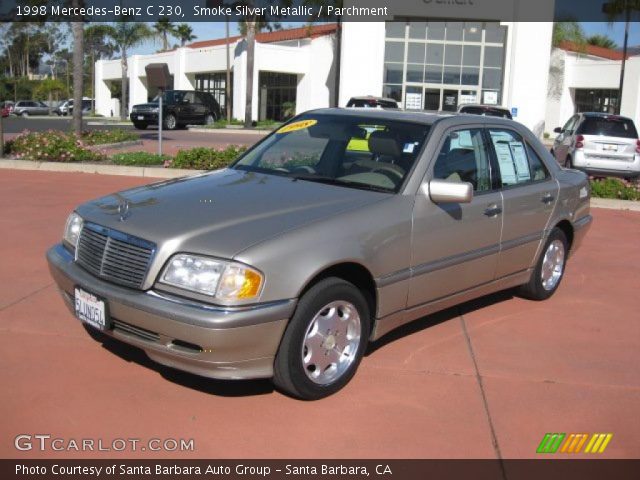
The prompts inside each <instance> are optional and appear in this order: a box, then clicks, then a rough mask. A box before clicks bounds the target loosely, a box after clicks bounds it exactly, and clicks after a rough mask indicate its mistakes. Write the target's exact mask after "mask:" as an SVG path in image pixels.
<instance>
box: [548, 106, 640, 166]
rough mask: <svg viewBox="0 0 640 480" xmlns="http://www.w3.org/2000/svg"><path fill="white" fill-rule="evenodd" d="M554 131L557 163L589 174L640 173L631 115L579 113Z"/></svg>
mask: <svg viewBox="0 0 640 480" xmlns="http://www.w3.org/2000/svg"><path fill="white" fill-rule="evenodd" d="M554 132H555V133H557V134H558V136H557V137H556V139H555V141H554V143H553V148H552V150H551V153H552V154H553V156H554V157H556V160H557V161H558V163H560V165H564V166H565V167H567V168H576V169H579V170H584V171H585V172H588V173H592V174H601V175H613V176H620V177H629V178H631V177H637V176H638V175H640V140H639V139H638V131H637V130H636V126H635V125H634V123H633V120H631V119H630V118H626V117H621V116H619V115H609V114H606V113H578V114H576V115H574V116H573V117H571V118H570V119H569V121H568V122H567V123H566V124H565V126H564V127H562V128H560V127H558V128H556V129H555V130H554Z"/></svg>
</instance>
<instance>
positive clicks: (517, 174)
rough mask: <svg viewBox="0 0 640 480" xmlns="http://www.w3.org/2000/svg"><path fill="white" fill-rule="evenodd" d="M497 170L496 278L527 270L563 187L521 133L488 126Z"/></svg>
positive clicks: (494, 169) (531, 263)
mask: <svg viewBox="0 0 640 480" xmlns="http://www.w3.org/2000/svg"><path fill="white" fill-rule="evenodd" d="M487 132H488V135H489V138H490V141H491V142H490V143H491V147H492V161H493V162H494V167H493V171H495V172H496V173H497V177H498V179H499V182H500V191H501V193H502V202H503V214H502V237H501V241H500V255H499V256H498V266H497V268H496V278H501V277H506V276H508V275H511V274H515V273H518V272H522V271H524V270H527V269H528V268H530V267H531V266H532V265H533V262H534V259H535V256H536V252H537V250H538V247H539V245H540V242H541V241H542V239H543V238H544V236H545V235H544V232H545V229H547V228H548V223H549V219H550V218H551V214H552V213H553V209H554V208H555V205H556V202H557V199H558V193H559V187H558V183H557V182H556V180H555V179H554V178H553V177H552V176H551V175H550V174H549V170H548V169H547V167H546V166H545V165H544V162H543V161H542V158H541V156H540V154H539V153H538V152H536V150H535V149H534V148H533V147H532V146H531V144H530V143H529V142H527V141H526V139H524V138H523V137H522V135H520V133H518V132H517V131H515V130H513V129H510V128H505V127H495V128H492V127H488V128H487Z"/></svg>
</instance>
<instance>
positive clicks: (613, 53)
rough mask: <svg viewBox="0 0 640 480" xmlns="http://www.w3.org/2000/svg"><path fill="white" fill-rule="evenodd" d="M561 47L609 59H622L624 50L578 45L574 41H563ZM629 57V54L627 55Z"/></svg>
mask: <svg viewBox="0 0 640 480" xmlns="http://www.w3.org/2000/svg"><path fill="white" fill-rule="evenodd" d="M560 48H561V49H563V50H567V51H569V52H576V53H582V54H586V55H593V56H594V57H600V58H606V59H608V60H618V61H621V60H622V52H619V51H617V50H611V49H610V48H604V47H597V46H595V45H578V44H575V43H573V42H566V41H565V42H562V43H561V44H560ZM627 58H629V55H627Z"/></svg>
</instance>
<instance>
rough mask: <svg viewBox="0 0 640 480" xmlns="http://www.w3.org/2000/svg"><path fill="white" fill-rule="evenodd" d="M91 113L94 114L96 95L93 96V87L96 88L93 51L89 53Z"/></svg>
mask: <svg viewBox="0 0 640 480" xmlns="http://www.w3.org/2000/svg"><path fill="white" fill-rule="evenodd" d="M90 87H91V88H90V90H89V91H90V92H91V96H90V98H91V115H95V114H96V96H95V88H96V55H95V53H93V52H92V53H91V85H90Z"/></svg>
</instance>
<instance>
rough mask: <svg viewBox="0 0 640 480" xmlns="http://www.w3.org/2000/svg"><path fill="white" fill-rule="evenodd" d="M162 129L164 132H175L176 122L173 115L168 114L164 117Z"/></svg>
mask: <svg viewBox="0 0 640 480" xmlns="http://www.w3.org/2000/svg"><path fill="white" fill-rule="evenodd" d="M164 128H165V129H166V130H175V129H176V128H178V120H177V119H176V116H175V115H174V114H173V113H170V114H169V115H167V116H166V117H164Z"/></svg>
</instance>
